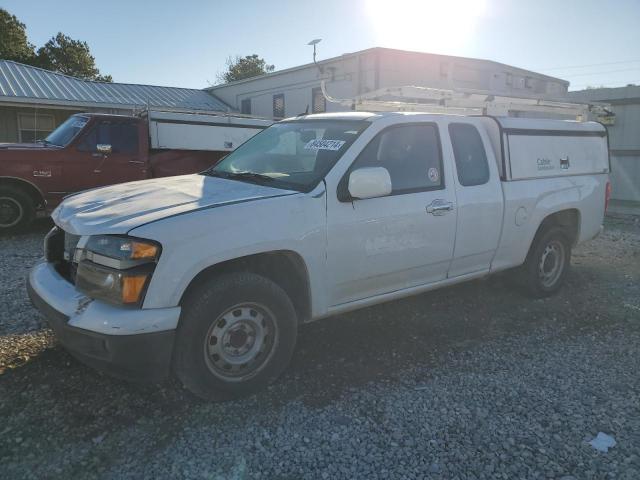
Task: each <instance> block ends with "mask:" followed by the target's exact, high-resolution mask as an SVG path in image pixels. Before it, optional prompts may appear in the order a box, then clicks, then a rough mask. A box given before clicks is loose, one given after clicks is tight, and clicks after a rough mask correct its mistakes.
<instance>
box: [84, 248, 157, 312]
mask: <svg viewBox="0 0 640 480" xmlns="http://www.w3.org/2000/svg"><path fill="white" fill-rule="evenodd" d="M159 256H160V245H158V244H157V243H155V242H152V241H150V240H141V239H136V238H130V237H120V236H114V235H98V236H94V237H90V238H89V240H88V241H87V243H86V245H85V246H84V248H82V249H79V250H76V254H75V260H76V262H77V263H78V270H77V274H76V287H77V288H78V290H80V291H82V292H84V293H86V294H87V295H88V296H90V297H92V298H98V299H101V300H105V301H108V302H111V303H117V304H125V305H139V304H140V303H141V302H142V299H143V297H144V293H145V290H146V288H147V286H148V284H149V280H150V279H151V274H152V273H153V270H154V268H155V264H156V262H157V260H158V257H159Z"/></svg>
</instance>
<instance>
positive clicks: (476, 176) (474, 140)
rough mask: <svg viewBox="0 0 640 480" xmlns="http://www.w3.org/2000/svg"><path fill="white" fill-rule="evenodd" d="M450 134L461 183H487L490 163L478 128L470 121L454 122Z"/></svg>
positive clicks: (466, 185) (450, 127)
mask: <svg viewBox="0 0 640 480" xmlns="http://www.w3.org/2000/svg"><path fill="white" fill-rule="evenodd" d="M449 136H450V137H451V144H452V146H453V156H454V158H455V161H456V170H457V171H458V181H459V182H460V185H462V186H464V187H472V186H475V185H483V184H485V183H487V182H488V181H489V164H488V162H487V153H486V151H485V147H484V144H483V143H482V138H480V133H479V132H478V129H477V128H476V127H474V126H473V125H470V124H468V123H452V124H450V125H449Z"/></svg>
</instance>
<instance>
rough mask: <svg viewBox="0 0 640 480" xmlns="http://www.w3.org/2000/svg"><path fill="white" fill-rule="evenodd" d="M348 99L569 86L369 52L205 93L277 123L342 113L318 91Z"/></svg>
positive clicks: (548, 94) (532, 75) (523, 92)
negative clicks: (385, 91) (422, 89)
mask: <svg viewBox="0 0 640 480" xmlns="http://www.w3.org/2000/svg"><path fill="white" fill-rule="evenodd" d="M323 78H324V79H326V86H327V92H328V93H329V95H331V96H332V97H336V98H351V97H354V96H357V95H361V94H363V93H367V92H370V91H375V90H378V89H381V88H387V87H397V86H403V85H416V86H426V87H431V88H444V89H451V88H457V89H460V88H469V89H476V90H482V91H486V92H490V93H493V94H501V95H512V96H531V97H537V98H546V99H549V98H555V99H558V98H563V97H565V96H566V93H567V88H568V86H569V82H567V81H565V80H561V79H559V78H554V77H549V76H547V75H542V74H539V73H536V72H531V71H529V70H523V69H521V68H517V67H512V66H509V65H505V64H502V63H498V62H493V61H490V60H479V59H474V58H463V57H451V56H446V55H435V54H430V53H419V52H408V51H405V50H394V49H389V48H371V49H368V50H362V51H360V52H355V53H349V54H345V55H342V56H340V57H335V58H330V59H327V60H323V61H321V62H318V64H317V66H316V65H314V64H313V63H310V64H307V65H302V66H299V67H293V68H288V69H285V70H280V71H277V72H273V73H269V74H266V75H262V76H259V77H254V78H249V79H246V80H239V81H237V82H232V83H227V84H222V85H216V86H213V87H210V88H208V89H207V90H208V91H209V92H211V93H213V94H215V95H216V96H217V97H218V98H220V99H221V100H223V101H224V102H225V103H227V104H228V105H230V106H231V107H232V108H235V109H237V110H240V111H241V112H242V113H246V114H252V115H257V116H261V117H272V118H276V119H278V118H283V117H288V116H293V115H297V114H299V113H302V112H304V111H306V110H307V108H308V111H309V112H314V113H317V112H325V111H328V112H331V111H339V110H344V107H341V106H339V105H336V104H331V103H327V102H326V101H325V98H324V96H323V95H322V92H321V90H320V80H321V79H323Z"/></svg>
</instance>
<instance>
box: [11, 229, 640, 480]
mask: <svg viewBox="0 0 640 480" xmlns="http://www.w3.org/2000/svg"><path fill="white" fill-rule="evenodd" d="M41 237H42V233H41V232H38V233H34V234H30V235H26V236H24V237H22V240H23V241H20V240H17V241H16V240H15V239H10V240H8V242H11V243H9V245H13V246H14V248H15V246H17V245H19V246H20V249H21V251H25V252H26V251H27V250H28V251H29V252H31V253H30V254H29V256H25V257H17V256H10V255H9V254H8V253H7V251H6V248H7V245H8V243H7V240H6V239H0V245H1V250H2V258H3V260H4V261H7V260H8V261H9V263H12V262H13V263H12V264H11V265H10V266H9V269H8V270H5V272H7V271H9V272H11V275H16V277H18V278H19V279H20V282H17V281H16V280H15V279H13V278H10V277H3V279H2V283H3V286H4V285H5V284H9V286H10V287H11V288H13V283H14V282H15V283H20V286H16V287H15V289H14V290H13V291H14V294H13V295H11V296H9V297H3V300H2V301H3V304H2V316H3V318H2V319H1V321H2V323H1V324H0V325H2V328H3V330H2V332H0V365H2V362H3V361H4V365H5V368H6V373H4V374H3V375H0V418H2V419H3V422H2V423H1V424H0V478H105V479H125V478H150V479H151V478H194V479H195V478H198V479H204V478H206V479H226V478H266V479H272V478H277V479H299V478H314V479H315V478H318V479H337V478H367V479H368V478H372V479H374V478H380V479H389V478H433V479H461V480H462V479H490V478H491V479H494V478H498V479H514V478H517V479H538V478H539V479H565V480H569V479H629V480H631V479H638V478H640V373H639V372H640V355H639V346H640V223H639V222H638V219H637V218H633V217H619V218H614V219H609V220H608V225H607V231H606V232H605V234H604V235H603V236H602V237H601V238H599V239H597V240H595V241H593V242H591V243H589V244H587V245H584V246H581V247H580V248H579V249H578V250H577V251H576V252H575V255H574V259H573V262H572V263H573V272H572V274H571V275H570V278H569V282H568V284H567V286H566V288H565V289H564V290H563V291H562V292H561V294H560V295H558V296H556V297H554V298H551V299H546V300H538V301H531V300H527V299H524V298H522V297H521V296H520V295H519V294H517V293H514V292H513V291H511V290H510V289H508V288H507V287H508V285H507V284H508V281H507V280H506V279H501V278H497V279H493V280H490V281H482V282H473V283H470V284H467V285H463V286H459V287H455V288H449V289H446V290H442V291H439V292H432V293H429V294H426V295H421V296H418V297H414V298H411V299H407V300H403V301H398V302H392V303H389V304H386V305H381V306H378V307H374V308H369V309H366V310H362V311H359V312H354V313H352V314H349V315H343V316H339V317H336V318H332V319H329V320H326V321H323V322H318V323H315V324H312V325H309V326H307V327H306V328H304V329H302V331H301V335H300V340H299V343H298V347H297V350H296V354H295V357H294V361H293V364H292V366H291V368H290V369H289V370H288V371H287V372H286V374H285V375H284V377H283V378H282V379H281V380H280V381H278V382H277V383H276V384H274V385H273V386H272V387H270V388H269V389H268V390H267V391H266V392H263V393H260V394H258V395H256V396H253V397H250V398H247V399H244V400H241V401H234V402H227V403H223V404H208V403H204V402H201V401H199V400H196V399H194V398H193V397H192V396H191V395H189V394H188V393H186V392H185V391H184V390H182V389H180V388H179V387H178V386H176V385H175V384H173V383H171V382H169V383H167V384H164V385H133V384H128V383H125V382H121V381H118V380H114V379H111V378H109V377H106V376H102V375H100V374H97V373H95V372H94V371H92V370H91V369H88V368H86V367H84V366H82V365H80V364H79V363H77V362H76V361H75V360H73V359H72V358H71V357H70V356H68V355H67V354H66V353H65V352H64V351H63V350H62V349H61V348H59V347H58V346H56V345H55V342H54V341H53V339H52V337H51V336H50V334H49V333H48V331H47V330H35V331H34V329H37V326H38V325H39V323H38V322H39V321H38V320H37V315H36V313H35V312H34V311H33V310H32V309H31V308H30V307H27V306H26V305H27V304H26V303H25V302H26V301H25V300H24V293H23V291H22V290H21V288H22V286H21V284H22V277H23V275H24V269H25V266H24V265H23V264H22V263H26V262H25V261H24V259H27V260H29V259H31V260H33V259H35V258H36V257H37V256H38V254H39V253H38V252H36V251H35V248H36V247H35V246H36V244H37V245H38V247H37V248H40V246H39V243H40V240H41ZM32 247H33V248H32ZM24 255H27V254H26V253H25V254H24ZM5 259H6V260H5ZM15 309H18V311H16V310H15ZM20 310H23V311H20ZM9 332H12V333H13V335H10V336H9V335H7V333H9ZM3 345H4V346H3ZM9 351H10V353H6V352H9ZM3 352H5V353H3ZM21 353H24V354H25V355H24V356H23V357H20V354H21ZM3 355H4V357H3ZM25 357H26V358H25ZM598 432H604V433H606V434H609V435H612V436H613V437H614V438H615V440H616V442H617V445H616V446H615V447H613V448H612V449H611V450H609V452H608V453H601V452H597V451H596V450H594V449H593V448H592V447H591V446H590V445H589V444H588V442H589V441H590V440H591V439H592V438H593V437H595V436H596V435H597V434H598Z"/></svg>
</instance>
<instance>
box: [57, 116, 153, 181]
mask: <svg viewBox="0 0 640 480" xmlns="http://www.w3.org/2000/svg"><path fill="white" fill-rule="evenodd" d="M139 138H140V132H139V125H138V122H137V121H136V120H135V119H127V118H125V119H115V118H105V119H98V120H97V121H95V122H94V124H93V125H91V126H90V127H89V129H88V130H87V133H86V134H85V135H84V137H83V138H82V139H80V141H79V142H78V143H77V146H76V155H72V156H71V158H69V161H68V162H66V164H65V172H67V175H70V176H72V177H73V178H74V186H75V190H76V191H81V190H88V189H91V188H96V187H102V186H106V185H113V184H116V183H124V182H130V181H134V180H142V179H145V178H147V163H146V161H145V156H144V152H141V151H140V150H141V149H142V148H141V145H140V143H141V142H140V141H139Z"/></svg>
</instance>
